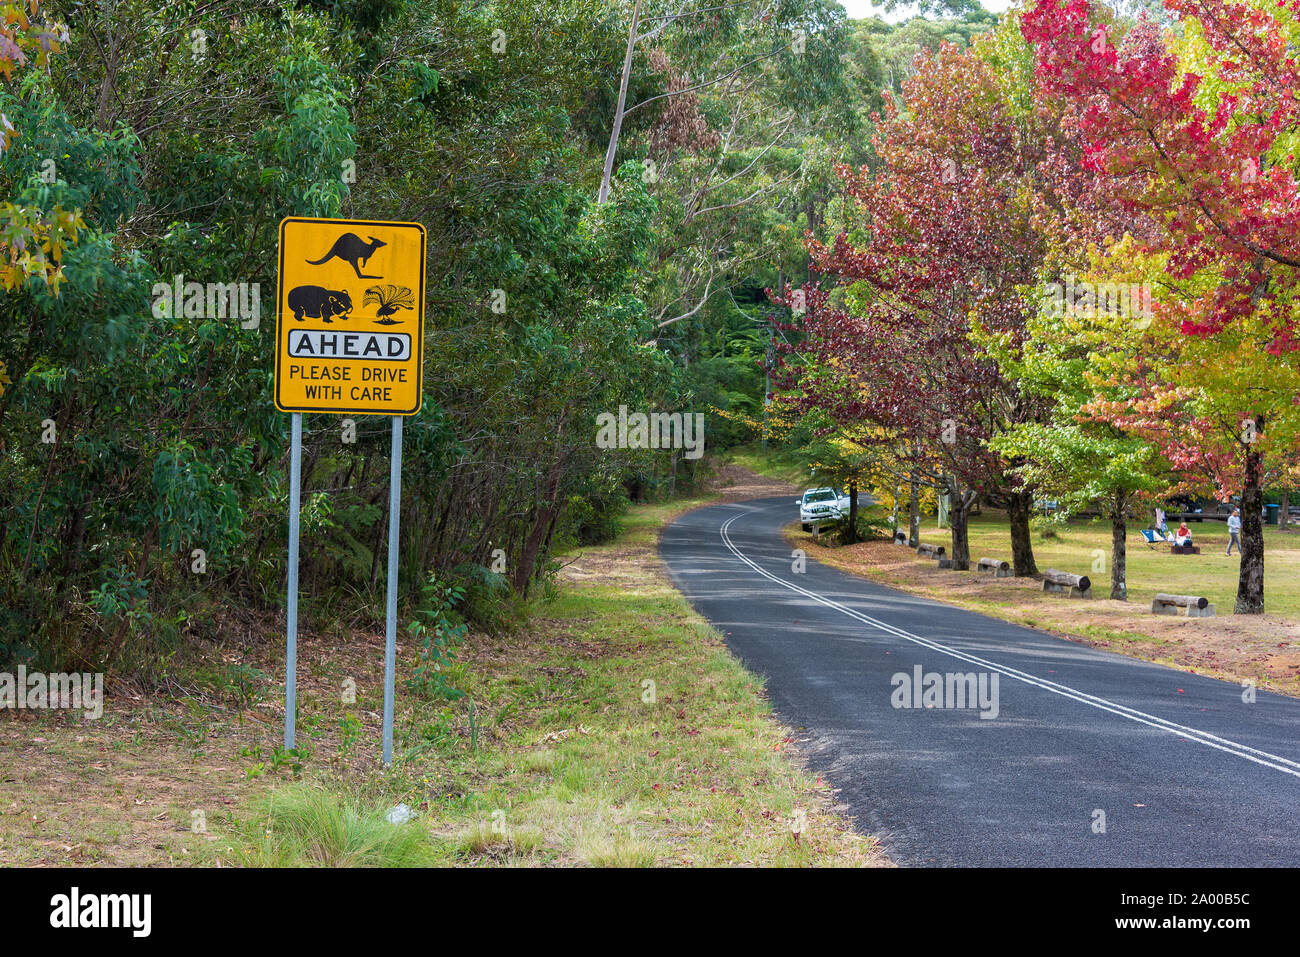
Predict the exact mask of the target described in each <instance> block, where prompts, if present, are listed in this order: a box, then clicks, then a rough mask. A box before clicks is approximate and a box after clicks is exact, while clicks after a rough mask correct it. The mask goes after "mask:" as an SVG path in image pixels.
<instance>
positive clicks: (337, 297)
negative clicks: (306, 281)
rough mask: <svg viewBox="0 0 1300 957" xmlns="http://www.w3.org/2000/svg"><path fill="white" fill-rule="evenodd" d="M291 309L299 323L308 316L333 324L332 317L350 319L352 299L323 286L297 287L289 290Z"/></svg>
mask: <svg viewBox="0 0 1300 957" xmlns="http://www.w3.org/2000/svg"><path fill="white" fill-rule="evenodd" d="M289 308H290V309H292V310H293V317H294V318H295V319H297V320H298V321H299V322H302V320H303V318H304V317H307V316H310V317H311V318H313V319H324V320H325V321H326V322H333V321H334V320H333V319H332V318H330V317H331V316H338V317H339V318H340V319H346V318H347V317H348V313H350V312H351V311H352V297H351V296H349V295H348V294H347V293H346V292H343V291H341V290H337V289H326V288H324V287H323V286H295V287H294V288H293V289H290V290H289Z"/></svg>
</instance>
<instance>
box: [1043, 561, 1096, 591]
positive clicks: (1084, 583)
mask: <svg viewBox="0 0 1300 957" xmlns="http://www.w3.org/2000/svg"><path fill="white" fill-rule="evenodd" d="M1043 591H1050V592H1066V591H1068V592H1069V593H1070V597H1071V598H1091V597H1092V579H1091V578H1089V577H1088V576H1087V575H1075V574H1073V573H1072V572H1063V571H1059V570H1057V569H1055V568H1049V569H1048V570H1047V571H1045V572H1043Z"/></svg>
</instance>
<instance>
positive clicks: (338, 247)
mask: <svg viewBox="0 0 1300 957" xmlns="http://www.w3.org/2000/svg"><path fill="white" fill-rule="evenodd" d="M387 245H388V243H386V242H384V241H383V240H382V239H376V238H375V237H374V236H371V237H370V242H368V243H367V242H364V241H362V239H361V237H360V236H358V235H357V234H356V233H344V234H343V235H342V236H340V237H339V238H338V239H336V240H334V245H333V246H331V247H330V251H329V252H327V253H326V254H325V255H324V256H322V257H321V258H320V259H308V260H307V263H308V265H311V266H319V265H321V264H322V263H326V262H328V261H329V260H331V259H333V258H334V257H335V256H337V257H338V258H339V259H342V260H343V261H344V262H345V263H347V264H349V265H350V266H351V267H352V270H353V272H355V273H356V274H357V278H358V279H383V278H384V277H383V276H367V275H365V274H363V273H362V272H361V268H362V267H363V266H365V265H366V263H367V262H369V260H370V257H371V256H373V255H374V254H375V250H376V249H378V248H379V247H380V246H387ZM358 264H359V265H358Z"/></svg>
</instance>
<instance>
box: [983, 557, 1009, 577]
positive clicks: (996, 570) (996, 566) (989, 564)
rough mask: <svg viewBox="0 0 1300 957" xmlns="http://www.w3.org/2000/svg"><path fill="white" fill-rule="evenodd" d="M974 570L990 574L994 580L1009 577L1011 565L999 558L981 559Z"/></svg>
mask: <svg viewBox="0 0 1300 957" xmlns="http://www.w3.org/2000/svg"><path fill="white" fill-rule="evenodd" d="M975 568H976V570H977V571H981V572H992V573H993V577H994V578H1010V577H1011V563H1010V562H1004V561H1003V560H1002V559H1000V558H981V559H980V560H979V562H978V563H976V565H975Z"/></svg>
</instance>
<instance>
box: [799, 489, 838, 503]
mask: <svg viewBox="0 0 1300 957" xmlns="http://www.w3.org/2000/svg"><path fill="white" fill-rule="evenodd" d="M804 501H805V502H833V501H835V493H834V492H828V491H826V490H825V489H823V490H822V491H820V492H809V493H808V494H807V495H805V496H804Z"/></svg>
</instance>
